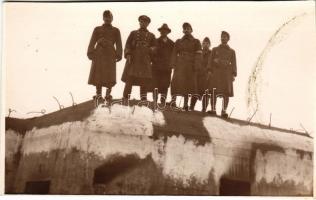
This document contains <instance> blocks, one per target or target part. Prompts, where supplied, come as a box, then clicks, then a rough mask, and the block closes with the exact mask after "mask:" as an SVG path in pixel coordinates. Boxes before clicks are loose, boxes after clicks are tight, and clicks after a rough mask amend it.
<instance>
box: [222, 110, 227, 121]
mask: <svg viewBox="0 0 316 200" xmlns="http://www.w3.org/2000/svg"><path fill="white" fill-rule="evenodd" d="M221 116H222V117H223V118H225V119H227V118H228V114H227V113H226V111H225V110H222V113H221Z"/></svg>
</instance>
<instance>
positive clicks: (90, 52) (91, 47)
mask: <svg viewBox="0 0 316 200" xmlns="http://www.w3.org/2000/svg"><path fill="white" fill-rule="evenodd" d="M96 29H97V28H94V30H93V33H92V36H91V38H90V42H89V46H88V51H87V56H88V58H89V59H90V60H92V59H93V57H94V51H95V48H94V46H95V44H96V42H97V41H96V40H97V38H96Z"/></svg>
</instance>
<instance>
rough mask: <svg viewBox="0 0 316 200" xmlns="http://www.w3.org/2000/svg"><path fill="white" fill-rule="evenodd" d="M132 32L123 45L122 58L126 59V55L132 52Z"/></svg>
mask: <svg viewBox="0 0 316 200" xmlns="http://www.w3.org/2000/svg"><path fill="white" fill-rule="evenodd" d="M133 34H134V33H133V31H132V32H131V33H130V34H129V36H128V38H127V40H126V44H125V49H124V57H125V58H127V56H128V55H130V54H131V51H132V42H133Z"/></svg>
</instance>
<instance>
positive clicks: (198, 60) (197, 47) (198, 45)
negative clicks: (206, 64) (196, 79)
mask: <svg viewBox="0 0 316 200" xmlns="http://www.w3.org/2000/svg"><path fill="white" fill-rule="evenodd" d="M201 64H202V45H201V42H200V41H199V40H198V39H197V40H196V44H195V60H194V70H198V69H199V68H200V67H201Z"/></svg>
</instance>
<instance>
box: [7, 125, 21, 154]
mask: <svg viewBox="0 0 316 200" xmlns="http://www.w3.org/2000/svg"><path fill="white" fill-rule="evenodd" d="M21 142H22V135H21V134H19V133H17V132H15V131H13V130H7V131H6V134H5V158H8V159H9V158H12V156H13V155H14V154H16V153H17V152H18V149H19V146H20V145H21Z"/></svg>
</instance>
